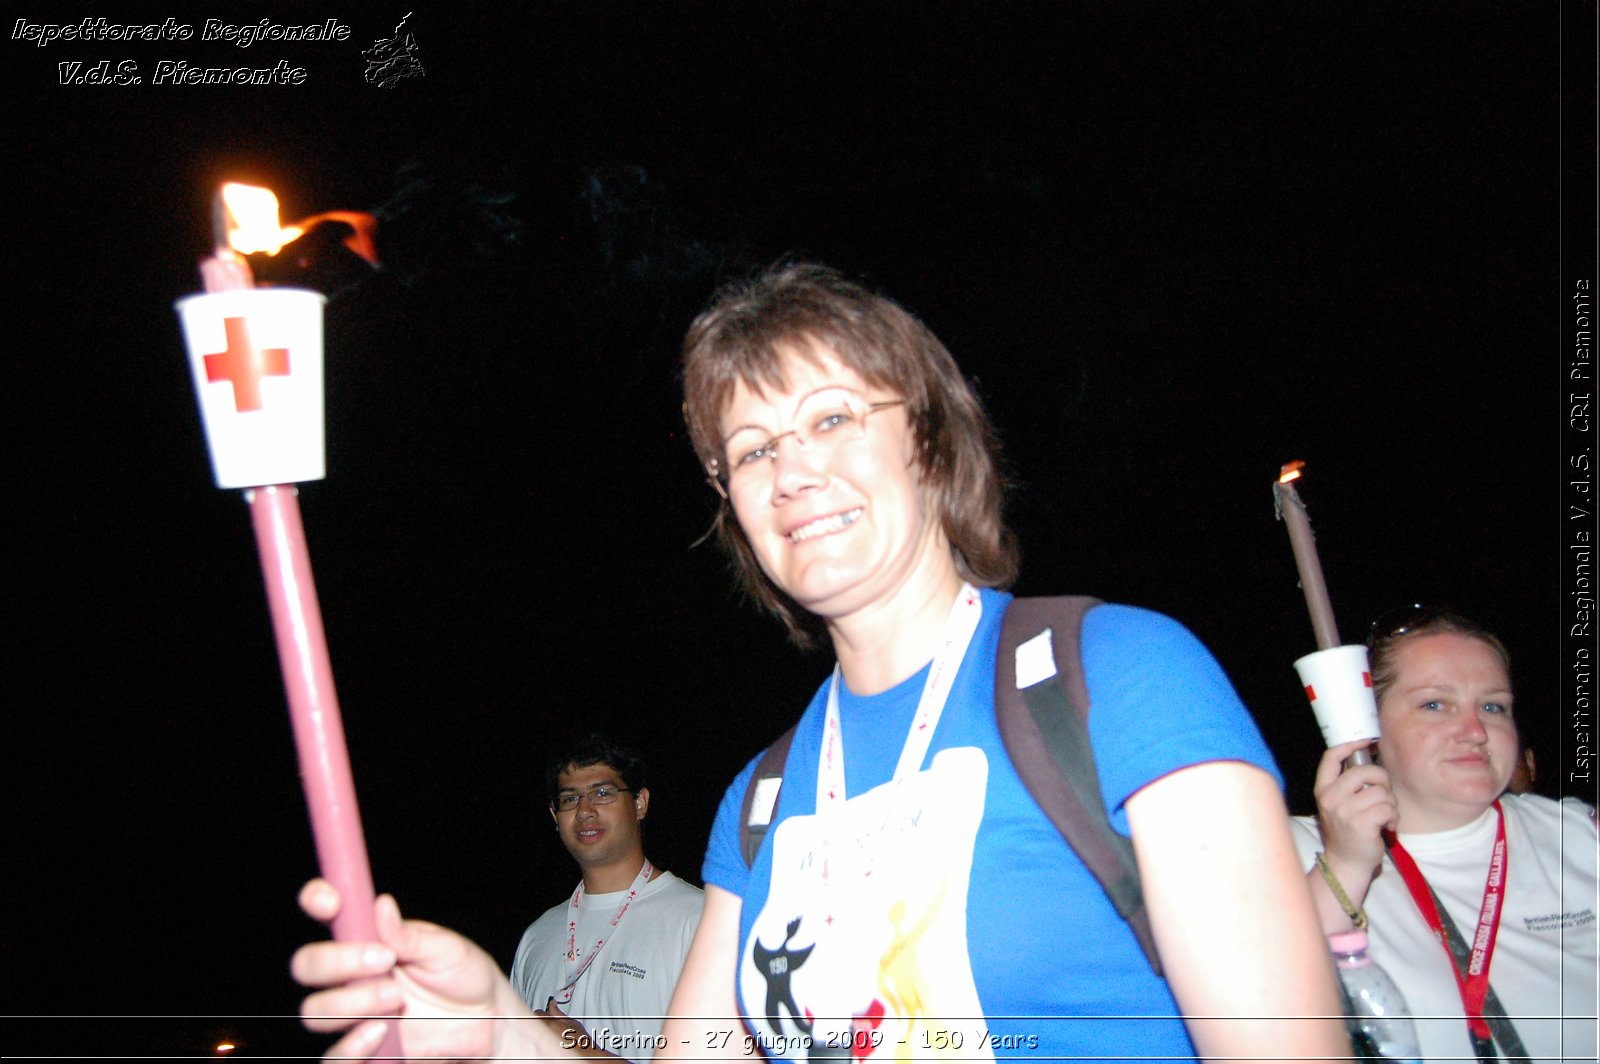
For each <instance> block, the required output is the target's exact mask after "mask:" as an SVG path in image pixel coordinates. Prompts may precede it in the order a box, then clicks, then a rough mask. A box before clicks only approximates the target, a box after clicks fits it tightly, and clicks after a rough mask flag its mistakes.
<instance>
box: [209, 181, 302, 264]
mask: <svg viewBox="0 0 1600 1064" xmlns="http://www.w3.org/2000/svg"><path fill="white" fill-rule="evenodd" d="M222 209H223V211H224V212H225V213H226V222H225V224H226V226H227V232H228V246H229V247H231V248H233V250H235V251H237V252H238V253H239V254H241V255H250V254H254V253H256V252H260V251H264V252H266V253H267V254H268V255H276V254H277V253H278V252H279V251H280V250H281V249H282V248H283V245H285V244H287V243H289V242H290V241H292V240H297V239H299V237H300V235H301V234H302V233H304V232H305V230H304V229H302V228H300V227H299V226H290V227H288V228H284V227H282V226H280V225H279V224H278V197H277V196H276V195H274V194H273V192H272V190H271V189H270V188H257V187H256V186H254V185H240V184H237V183H234V182H231V181H230V182H229V183H228V184H226V185H223V186H222Z"/></svg>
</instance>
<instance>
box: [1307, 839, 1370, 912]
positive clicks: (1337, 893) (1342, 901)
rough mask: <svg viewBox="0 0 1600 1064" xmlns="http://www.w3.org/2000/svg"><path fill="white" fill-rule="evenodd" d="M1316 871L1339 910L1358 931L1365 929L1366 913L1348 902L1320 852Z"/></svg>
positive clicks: (1325, 858)
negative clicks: (1330, 892) (1336, 902)
mask: <svg viewBox="0 0 1600 1064" xmlns="http://www.w3.org/2000/svg"><path fill="white" fill-rule="evenodd" d="M1317 871H1319V872H1321V873H1322V881H1323V882H1324V883H1326V884H1328V889H1329V890H1331V891H1333V896H1334V898H1335V899H1336V900H1337V901H1338V902H1339V908H1341V909H1343V910H1344V914H1345V915H1346V916H1348V917H1349V918H1350V922H1351V923H1353V924H1355V925H1356V927H1357V928H1358V929H1359V930H1362V931H1365V930H1366V929H1367V911H1366V910H1365V909H1363V908H1362V907H1361V906H1359V905H1357V904H1356V903H1355V902H1353V901H1351V900H1350V895H1348V894H1346V893H1345V892H1344V888H1343V887H1341V886H1340V885H1339V877H1338V876H1336V875H1334V874H1333V869H1331V868H1329V867H1328V858H1327V856H1326V855H1325V854H1323V853H1322V852H1320V851H1319V852H1318V853H1317Z"/></svg>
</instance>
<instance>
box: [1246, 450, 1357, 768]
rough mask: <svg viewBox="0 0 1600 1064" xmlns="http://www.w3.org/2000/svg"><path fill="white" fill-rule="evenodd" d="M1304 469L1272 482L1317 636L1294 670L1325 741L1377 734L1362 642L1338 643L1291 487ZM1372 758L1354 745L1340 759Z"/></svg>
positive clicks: (1290, 467) (1288, 470)
mask: <svg viewBox="0 0 1600 1064" xmlns="http://www.w3.org/2000/svg"><path fill="white" fill-rule="evenodd" d="M1304 470H1305V463H1304V462H1300V461H1294V462H1290V463H1288V464H1287V465H1285V466H1284V467H1283V468H1282V469H1281V470H1280V471H1279V473H1278V479H1277V481H1276V482H1275V483H1274V484H1273V485H1272V493H1273V499H1274V501H1275V502H1276V504H1277V511H1278V516H1279V518H1280V519H1282V521H1283V522H1284V524H1286V525H1288V526H1289V545H1290V546H1291V547H1292V548H1293V549H1294V563H1295V568H1296V569H1298V570H1299V571H1300V588H1301V590H1302V591H1304V592H1305V596H1306V609H1307V610H1309V611H1310V613H1311V629H1312V631H1313V632H1314V633H1315V635H1316V638H1317V647H1318V649H1317V650H1316V652H1315V653H1311V654H1307V655H1306V656H1305V657H1303V658H1300V659H1299V660H1297V661H1296V662H1295V663H1294V667H1295V671H1296V672H1298V673H1299V674H1300V682H1301V684H1302V685H1304V687H1305V691H1306V697H1307V698H1308V699H1310V700H1311V709H1312V711H1313V712H1314V713H1316V715H1317V725H1318V726H1319V727H1320V728H1321V729H1322V738H1323V741H1324V742H1325V743H1327V745H1329V746H1337V745H1339V744H1340V743H1347V742H1351V741H1353V740H1355V739H1376V738H1377V737H1378V703H1377V701H1376V699H1374V698H1373V695H1372V672H1371V669H1370V668H1369V666H1368V662H1367V648H1366V647H1364V646H1361V645H1359V644H1357V645H1354V646H1340V645H1339V629H1338V627H1337V626H1336V625H1335V624H1334V620H1333V604H1332V603H1331V602H1329V601H1328V585H1327V583H1326V582H1325V581H1324V580H1323V579H1322V561H1321V559H1320V558H1318V557H1317V541H1316V537H1315V536H1314V535H1312V532H1311V519H1310V518H1309V517H1308V516H1307V515H1306V506H1305V503H1303V502H1301V501H1300V493H1299V492H1297V491H1296V490H1295V487H1294V482H1295V481H1296V480H1299V479H1300V477H1301V476H1303V475H1304ZM1371 760H1372V756H1371V755H1370V754H1369V753H1367V751H1366V750H1358V751H1356V752H1355V753H1354V754H1352V755H1350V757H1348V758H1346V759H1345V765H1346V766H1347V767H1348V766H1350V765H1364V764H1368V763H1370V762H1371Z"/></svg>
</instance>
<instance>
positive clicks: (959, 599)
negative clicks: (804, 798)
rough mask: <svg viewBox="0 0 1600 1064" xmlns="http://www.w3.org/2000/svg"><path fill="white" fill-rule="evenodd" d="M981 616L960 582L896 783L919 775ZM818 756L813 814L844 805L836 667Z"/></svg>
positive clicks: (969, 589) (975, 598)
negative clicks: (959, 589) (838, 804)
mask: <svg viewBox="0 0 1600 1064" xmlns="http://www.w3.org/2000/svg"><path fill="white" fill-rule="evenodd" d="M982 617H983V601H982V599H981V598H980V597H979V595H978V590H977V588H975V587H973V586H972V585H971V584H962V585H961V591H960V593H959V594H957V595H956V601H955V604H954V605H952V606H951V607H950V616H949V618H948V619H947V620H946V621H945V623H944V639H943V642H942V643H941V644H940V646H939V651H938V653H936V654H935V655H934V656H933V664H932V665H931V666H929V668H928V679H927V681H926V682H925V683H924V684H923V687H922V698H921V700H920V701H919V702H918V703H917V712H916V716H914V717H913V718H912V720H911V730H910V732H909V733H908V734H907V735H906V741H905V745H904V746H903V747H901V749H900V762H899V764H897V765H896V766H895V770H894V779H895V780H896V781H897V782H899V781H903V780H905V779H906V778H908V777H910V776H912V775H914V774H915V773H917V772H919V771H921V769H922V762H923V759H924V758H926V757H927V756H928V747H929V745H930V744H931V743H932V742H933V733H934V730H935V729H936V728H937V727H938V726H939V717H940V715H941V714H943V713H944V704H945V701H946V700H947V699H948V698H949V697H950V688H951V686H952V685H953V684H954V683H955V678H956V673H957V672H958V671H959V670H960V668H961V661H962V659H963V658H965V657H966V656H967V646H968V644H970V643H971V642H972V633H973V632H975V631H977V630H978V621H979V620H980V619H981V618H982ZM822 729H823V730H822V754H821V756H820V757H819V758H818V759H817V811H818V812H821V811H822V810H823V808H824V807H826V806H829V805H835V804H836V803H843V802H844V800H845V784H844V732H843V730H842V729H841V728H840V725H839V666H838V665H837V664H835V665H834V667H833V681H832V683H831V684H829V686H828V712H827V716H826V717H825V718H824V721H823V725H822Z"/></svg>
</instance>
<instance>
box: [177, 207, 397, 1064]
mask: <svg viewBox="0 0 1600 1064" xmlns="http://www.w3.org/2000/svg"><path fill="white" fill-rule="evenodd" d="M216 210H217V238H218V239H217V247H216V250H215V252H214V253H213V254H212V256H211V257H210V258H208V259H206V260H205V261H204V262H202V263H201V266H200V273H201V277H202V280H203V281H204V285H205V289H206V294H204V295H195V296H190V297H188V298H186V299H182V300H179V302H178V304H177V307H178V315H179V318H180V319H181V320H182V324H183V333H184V341H185V344H186V346H187V347H188V353H189V365H190V369H191V370H192V375H193V377H194V382H195V394H196V397H197V399H198V400H199V404H200V413H201V418H202V420H203V421H204V423H205V429H206V440H207V444H208V447H209V450H210V455H211V467H212V472H213V473H214V474H215V476H216V481H217V486H218V487H221V488H243V489H245V493H244V494H245V499H246V501H247V502H248V503H249V506H250V513H251V520H252V523H253V525H254V526H255V533H256V547H257V550H258V551H259V553H260V555H261V573H262V576H263V577H264V578H265V581H266V587H267V601H268V603H269V605H270V608H271V612H272V627H273V633H274V635H275V636H276V639H277V644H278V662H279V664H280V666H281V667H282V670H283V684H284V688H285V690H286V692H287V694H288V701H289V717H290V720H291V721H292V723H293V726H294V739H295V749H296V753H297V754H298V757H299V762H300V776H301V781H302V783H303V785H304V788H305V795H306V805H307V806H308V807H309V810H310V814H311V829H312V834H313V836H314V837H315V840H316V848H317V860H318V863H319V864H320V866H321V869H322V875H323V877H324V878H326V879H327V880H329V881H330V882H332V883H333V884H334V886H336V887H338V889H339V893H340V894H341V895H342V896H343V906H342V908H341V910H340V913H339V916H338V917H337V918H336V919H335V920H334V922H333V933H334V937H335V938H338V939H342V940H354V941H375V940H376V939H377V937H378V936H377V928H376V926H375V924H374V921H373V914H372V901H373V888H372V871H371V868H370V867H369V865H368V862H367V846H366V840H365V837H364V836H363V834H362V830H361V815H360V811H359V810H358V808H357V806H356V791H355V782H354V780H353V778H352V776H351V772H350V756H349V753H348V751H347V749H346V747H345V739H344V726H343V724H342V722H341V720H340V716H339V701H338V698H337V696H336V695H335V693H334V687H333V669H332V667H331V665H330V664H329V659H328V643H327V639H326V637H325V635H324V633H323V629H322V611H321V608H320V607H319V606H318V604H317V590H316V585H315V583H314V582H313V580H312V576H311V558H310V555H309V554H308V553H307V551H306V539H305V531H304V528H303V526H302V524H301V520H300V505H299V502H298V499H297V494H296V489H295V487H294V485H295V484H297V483H300V482H302V481H307V480H320V479H322V477H323V475H324V472H325V469H324V457H323V402H322V305H323V303H324V302H325V300H324V299H323V297H322V296H321V295H320V294H318V293H316V292H310V291H304V290H300V289H292V288H259V289H258V288H256V287H254V280H253V277H252V275H251V272H250V267H249V264H248V263H247V262H246V261H245V259H244V258H243V256H242V255H241V254H240V252H241V251H242V252H251V251H258V250H261V251H270V252H276V251H277V249H278V247H279V246H281V245H282V244H283V243H285V242H287V241H288V240H292V239H294V237H295V236H297V235H298V234H299V231H298V230H294V229H288V230H284V229H280V228H279V226H278V207H277V199H276V197H274V196H273V195H272V193H271V192H269V191H267V190H266V189H255V188H250V187H248V186H243V185H226V186H224V187H223V189H222V191H221V192H220V193H219V194H218V198H217V201H216ZM269 215H270V217H268V216H269ZM263 234H264V235H263ZM392 1031H393V1029H392V1028H391V1040H390V1042H388V1043H386V1044H385V1048H384V1049H383V1050H382V1051H380V1053H379V1056H385V1055H387V1056H398V1047H397V1046H396V1045H394V1044H393V1038H392Z"/></svg>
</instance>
